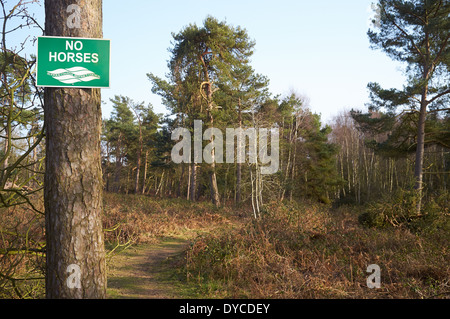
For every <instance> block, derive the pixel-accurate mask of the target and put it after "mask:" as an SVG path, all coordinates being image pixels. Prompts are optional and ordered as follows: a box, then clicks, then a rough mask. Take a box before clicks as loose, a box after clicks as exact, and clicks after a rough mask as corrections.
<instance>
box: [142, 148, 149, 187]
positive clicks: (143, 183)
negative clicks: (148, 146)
mask: <svg viewBox="0 0 450 319" xmlns="http://www.w3.org/2000/svg"><path fill="white" fill-rule="evenodd" d="M144 161H145V162H144V181H143V182H142V194H145V183H146V182H147V169H148V150H146V151H145V160H144Z"/></svg>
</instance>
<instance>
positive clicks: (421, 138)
mask: <svg viewBox="0 0 450 319" xmlns="http://www.w3.org/2000/svg"><path fill="white" fill-rule="evenodd" d="M427 91H428V86H425V88H424V91H423V93H422V102H421V106H420V115H419V123H418V126H417V150H416V164H415V167H414V178H415V181H416V182H415V186H414V188H415V190H416V191H417V196H418V198H417V206H416V212H417V214H420V210H421V206H422V187H423V183H422V181H423V155H424V152H425V120H426V118H427V101H426V100H427Z"/></svg>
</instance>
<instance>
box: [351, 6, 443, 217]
mask: <svg viewBox="0 0 450 319" xmlns="http://www.w3.org/2000/svg"><path fill="white" fill-rule="evenodd" d="M378 9H379V12H380V15H379V19H380V20H379V21H378V23H377V25H378V27H377V28H376V29H374V30H369V32H368V36H369V39H370V42H371V43H372V46H373V48H379V49H381V50H382V51H384V52H385V53H386V54H387V55H388V56H389V57H390V58H392V59H393V60H397V61H400V62H402V63H405V64H406V66H407V67H406V73H407V74H408V83H407V85H406V86H405V87H404V88H403V89H402V90H399V89H383V88H381V86H380V85H379V84H377V83H370V84H369V85H368V88H369V90H370V94H371V100H372V104H371V107H370V111H372V112H375V111H379V110H380V109H384V110H386V112H387V113H388V116H387V117H385V119H386V120H388V121H391V122H392V121H394V120H399V122H400V124H395V125H399V126H397V127H395V129H397V131H396V132H397V133H399V132H400V130H399V128H401V127H405V125H407V122H411V123H414V126H415V132H416V133H415V145H414V148H413V149H414V150H415V153H416V161H415V169H414V178H415V189H416V190H417V195H418V197H419V200H418V205H417V212H418V213H419V212H420V209H421V200H420V198H421V197H422V189H423V160H424V150H425V145H426V143H427V138H426V137H427V120H430V119H432V118H433V117H435V118H436V117H437V118H442V117H443V116H444V117H445V116H448V112H449V111H450V109H449V108H448V104H449V96H450V85H449V83H450V72H449V64H450V47H449V39H450V32H449V30H450V20H449V19H448V16H449V13H450V2H449V1H448V0H392V1H387V0H380V1H379V2H378ZM399 108H400V109H401V112H400V113H399V114H396V113H395V112H396V110H397V109H399ZM355 119H357V120H358V117H355ZM366 120H367V116H366ZM376 122H378V124H380V121H376ZM366 123H368V122H367V121H366ZM372 124H374V123H372ZM392 125H393V124H391V127H392ZM408 125H409V124H408ZM400 135H401V134H400ZM393 137H395V138H396V139H397V140H398V137H399V136H398V135H397V136H393ZM393 139H394V138H391V140H393Z"/></svg>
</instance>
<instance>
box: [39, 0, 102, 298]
mask: <svg viewBox="0 0 450 319" xmlns="http://www.w3.org/2000/svg"><path fill="white" fill-rule="evenodd" d="M72 3H73V1H72V0H53V1H49V0H47V1H45V16H46V19H45V30H46V35H47V36H70V37H86V38H101V37H102V1H101V0H90V1H82V3H83V5H82V12H81V28H73V29H69V28H68V27H67V24H66V21H67V19H68V15H69V13H67V7H68V6H69V5H71V4H72ZM44 100H45V107H44V110H45V118H44V119H45V128H46V173H45V191H44V199H45V225H46V238H47V246H46V259H47V275H46V296H47V298H71V299H81V298H86V299H87V298H96V299H97V298H105V296H106V263H105V251H104V241H103V231H102V222H101V214H102V170H101V159H100V133H101V124H102V116H101V96H100V89H72V88H69V89H67V88H46V89H45V92H44ZM73 270H75V273H72V271H73ZM72 276H74V277H78V278H79V279H80V280H79V282H77V284H78V283H79V285H80V288H78V285H75V286H74V285H70V284H69V280H70V279H71V278H73V277H72Z"/></svg>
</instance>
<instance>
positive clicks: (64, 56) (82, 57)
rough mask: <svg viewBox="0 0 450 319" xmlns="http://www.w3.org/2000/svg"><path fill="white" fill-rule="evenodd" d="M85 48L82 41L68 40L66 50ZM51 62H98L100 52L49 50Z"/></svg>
mask: <svg viewBox="0 0 450 319" xmlns="http://www.w3.org/2000/svg"><path fill="white" fill-rule="evenodd" d="M82 49H83V42H82V41H66V50H67V51H69V50H72V51H73V50H76V51H80V50H82ZM48 60H49V62H72V63H75V62H77V63H81V62H84V63H98V61H99V59H98V53H89V52H85V53H81V52H77V53H74V52H49V57H48Z"/></svg>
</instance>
